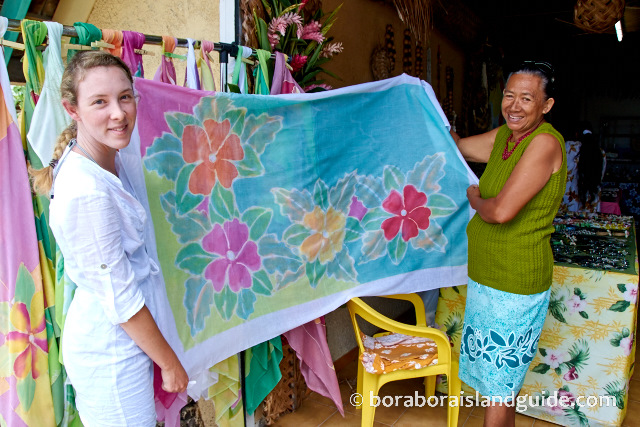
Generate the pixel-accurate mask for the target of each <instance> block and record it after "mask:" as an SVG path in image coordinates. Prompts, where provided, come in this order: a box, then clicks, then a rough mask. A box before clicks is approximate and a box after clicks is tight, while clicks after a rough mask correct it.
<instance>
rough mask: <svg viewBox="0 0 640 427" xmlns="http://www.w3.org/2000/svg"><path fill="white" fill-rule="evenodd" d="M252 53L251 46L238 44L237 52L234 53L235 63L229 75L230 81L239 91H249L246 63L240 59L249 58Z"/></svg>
mask: <svg viewBox="0 0 640 427" xmlns="http://www.w3.org/2000/svg"><path fill="white" fill-rule="evenodd" d="M252 53H253V51H252V50H251V48H248V47H245V46H238V54H237V55H236V63H235V65H234V67H233V74H232V75H231V83H232V84H234V85H236V86H237V87H238V89H239V90H240V93H249V84H248V79H247V64H246V63H245V62H244V61H243V60H242V59H243V58H249V57H250V56H251V54H252Z"/></svg>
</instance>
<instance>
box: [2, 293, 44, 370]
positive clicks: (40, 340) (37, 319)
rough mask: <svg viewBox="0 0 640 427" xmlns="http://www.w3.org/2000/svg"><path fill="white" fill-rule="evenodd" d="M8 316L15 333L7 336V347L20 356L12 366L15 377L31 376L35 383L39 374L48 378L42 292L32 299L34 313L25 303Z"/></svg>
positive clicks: (20, 304)
mask: <svg viewBox="0 0 640 427" xmlns="http://www.w3.org/2000/svg"><path fill="white" fill-rule="evenodd" d="M9 316H10V319H11V324H12V325H13V327H14V328H15V329H16V330H15V331H11V332H9V333H8V334H7V335H6V342H5V344H7V345H8V348H9V352H10V353H20V354H19V355H18V357H16V360H15V362H14V363H13V371H14V372H15V376H16V377H17V378H26V377H27V376H28V375H29V373H31V375H32V377H33V379H36V378H38V377H39V376H40V374H42V373H44V374H46V372H47V368H48V364H47V353H48V352H49V345H48V343H47V334H46V331H45V329H46V322H45V317H44V300H43V295H42V292H36V293H35V294H34V295H33V298H32V299H31V311H29V310H27V306H26V305H25V304H24V303H22V302H18V303H15V304H14V305H13V306H12V307H11V312H10V313H9Z"/></svg>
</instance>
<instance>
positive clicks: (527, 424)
mask: <svg viewBox="0 0 640 427" xmlns="http://www.w3.org/2000/svg"><path fill="white" fill-rule="evenodd" d="M534 421H535V419H534V418H531V417H527V416H526V415H522V414H516V427H532V426H533V422H534Z"/></svg>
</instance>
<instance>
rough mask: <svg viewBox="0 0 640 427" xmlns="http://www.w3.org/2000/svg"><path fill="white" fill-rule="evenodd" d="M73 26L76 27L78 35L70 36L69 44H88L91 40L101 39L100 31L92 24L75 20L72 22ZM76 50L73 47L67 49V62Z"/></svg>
mask: <svg viewBox="0 0 640 427" xmlns="http://www.w3.org/2000/svg"><path fill="white" fill-rule="evenodd" d="M73 28H75V29H76V34H77V35H78V37H72V38H71V40H69V43H71V44H79V45H83V46H90V45H91V43H92V42H96V41H98V40H101V39H102V31H100V29H99V28H98V27H96V26H95V25H93V24H87V23H86V22H75V23H74V24H73ZM77 52H78V51H77V50H75V49H69V50H68V51H67V62H69V61H70V60H71V58H73V56H74V55H75V54H76V53H77Z"/></svg>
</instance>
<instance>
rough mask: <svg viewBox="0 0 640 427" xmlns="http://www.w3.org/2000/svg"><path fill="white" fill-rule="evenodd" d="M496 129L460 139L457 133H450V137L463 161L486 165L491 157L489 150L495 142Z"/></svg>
mask: <svg viewBox="0 0 640 427" xmlns="http://www.w3.org/2000/svg"><path fill="white" fill-rule="evenodd" d="M498 129H499V128H495V129H493V130H491V131H489V132H485V133H481V134H480V135H474V136H469V137H467V138H460V136H459V135H458V134H457V133H455V132H453V131H451V136H452V137H453V140H454V141H455V143H456V146H457V147H458V150H460V153H462V157H464V158H465V160H467V161H469V162H477V163H487V162H488V161H489V156H490V155H491V150H492V149H493V142H494V141H495V140H496V135H497V134H498Z"/></svg>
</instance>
